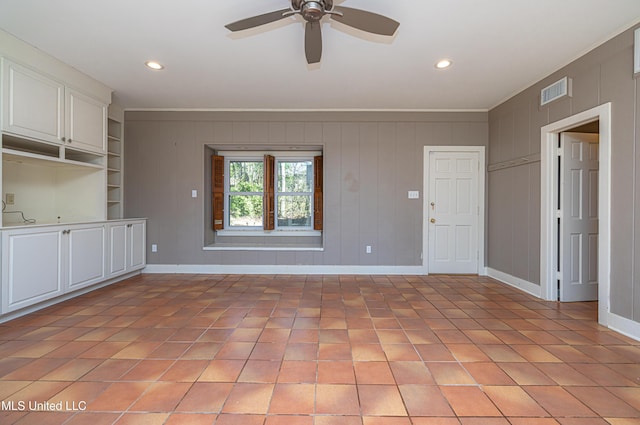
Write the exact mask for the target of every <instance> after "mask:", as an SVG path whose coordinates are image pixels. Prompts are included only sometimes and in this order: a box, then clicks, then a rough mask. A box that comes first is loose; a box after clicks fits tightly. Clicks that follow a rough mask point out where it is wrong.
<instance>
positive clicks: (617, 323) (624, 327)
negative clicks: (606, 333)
mask: <svg viewBox="0 0 640 425" xmlns="http://www.w3.org/2000/svg"><path fill="white" fill-rule="evenodd" d="M608 323H609V329H611V330H614V331H616V332H619V333H621V334H622V335H625V336H628V337H629V338H633V339H635V340H637V341H640V323H638V322H635V321H633V320H630V319H626V318H624V317H622V316H618V315H617V314H613V313H609V319H608Z"/></svg>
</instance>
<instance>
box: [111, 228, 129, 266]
mask: <svg viewBox="0 0 640 425" xmlns="http://www.w3.org/2000/svg"><path fill="white" fill-rule="evenodd" d="M127 230H128V229H127V225H126V224H124V223H118V224H111V225H110V226H109V276H115V275H118V274H121V273H124V272H125V271H126V270H127V252H128V244H127Z"/></svg>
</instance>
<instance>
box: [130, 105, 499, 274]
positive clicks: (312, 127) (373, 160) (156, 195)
mask: <svg viewBox="0 0 640 425" xmlns="http://www.w3.org/2000/svg"><path fill="white" fill-rule="evenodd" d="M487 121H488V118H487V113H483V112H477V113H474V112H461V113H444V112H443V113H440V112H437V113H436V112H434V113H412V112H402V113H401V112H398V113H374V112H344V113H338V112H317V113H309V112H286V113H285V112H151V111H148V112H136V111H129V112H127V113H126V117H125V157H124V159H125V161H124V164H125V166H124V171H125V174H124V175H125V197H124V200H125V216H126V217H147V218H148V227H147V241H148V245H149V246H150V244H151V243H156V244H158V252H157V253H152V252H150V251H149V250H147V262H148V263H149V264H224V265H297V264H303V265H360V266H366V265H383V266H405V265H409V266H416V265H421V264H422V260H421V259H420V254H421V251H422V226H421V218H422V199H420V200H410V199H407V191H409V190H419V191H420V194H421V197H422V194H423V190H422V179H423V148H424V146H427V145H452V146H453V145H456V146H460V145H474V146H477V145H480V146H486V145H487V143H488V133H489V132H488V122H487ZM234 144H235V145H255V146H271V145H291V144H300V145H314V146H323V149H324V180H325V181H324V182H325V187H324V204H325V216H324V221H325V222H324V250H323V251H321V252H305V251H298V252H292V251H203V249H202V247H203V241H204V235H205V226H208V216H207V212H206V211H208V205H207V201H206V200H207V199H208V196H207V195H206V193H205V192H206V190H207V185H206V183H205V180H206V179H205V176H206V173H207V167H206V165H205V164H206V159H205V158H204V156H205V146H206V145H216V146H218V145H231V146H233V145H234ZM192 189H197V190H198V193H199V196H198V198H197V199H192V198H191V190H192ZM366 245H371V246H372V247H373V253H372V254H365V246H366Z"/></svg>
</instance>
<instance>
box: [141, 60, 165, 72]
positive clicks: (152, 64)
mask: <svg viewBox="0 0 640 425" xmlns="http://www.w3.org/2000/svg"><path fill="white" fill-rule="evenodd" d="M144 64H145V65H147V67H148V68H151V69H153V70H156V71H160V70H161V69H164V66H162V65H161V64H159V63H158V62H154V61H147V62H145V63H144Z"/></svg>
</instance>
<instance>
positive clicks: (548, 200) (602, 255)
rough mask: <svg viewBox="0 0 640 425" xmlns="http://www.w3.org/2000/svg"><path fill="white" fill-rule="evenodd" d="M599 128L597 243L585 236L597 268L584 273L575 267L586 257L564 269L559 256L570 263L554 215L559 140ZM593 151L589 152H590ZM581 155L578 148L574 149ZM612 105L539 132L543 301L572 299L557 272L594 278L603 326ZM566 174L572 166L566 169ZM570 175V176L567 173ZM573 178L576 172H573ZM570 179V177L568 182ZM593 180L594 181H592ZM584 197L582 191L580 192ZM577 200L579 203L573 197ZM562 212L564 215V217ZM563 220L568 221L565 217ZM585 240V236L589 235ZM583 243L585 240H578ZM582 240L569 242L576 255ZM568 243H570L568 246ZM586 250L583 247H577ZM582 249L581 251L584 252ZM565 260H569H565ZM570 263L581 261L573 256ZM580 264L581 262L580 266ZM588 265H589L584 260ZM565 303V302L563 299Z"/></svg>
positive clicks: (606, 297) (608, 243) (606, 300)
mask: <svg viewBox="0 0 640 425" xmlns="http://www.w3.org/2000/svg"><path fill="white" fill-rule="evenodd" d="M594 122H597V123H598V132H597V138H598V144H597V152H596V156H597V158H598V171H597V176H596V177H595V180H596V183H594V185H595V186H597V188H596V190H597V201H594V202H595V203H594V204H592V206H591V208H592V209H596V212H595V215H596V216H597V238H596V239H595V240H594V238H593V237H590V236H587V238H588V239H589V238H590V239H591V241H590V242H591V245H592V247H593V249H592V250H591V251H592V254H591V255H592V260H593V261H595V265H593V267H592V268H591V270H587V271H585V270H584V269H580V268H579V267H578V266H580V265H581V264H582V265H585V260H584V258H583V259H581V260H579V261H577V262H575V263H574V264H571V263H570V262H569V263H567V264H568V265H565V266H564V267H563V266H562V265H560V267H559V266H558V265H559V264H560V261H561V259H560V258H561V257H562V258H564V259H567V258H569V259H570V258H571V255H570V254H568V253H569V252H570V251H569V250H567V249H566V246H565V245H567V244H569V246H571V242H570V240H571V237H570V236H569V234H568V233H567V234H566V235H565V236H564V238H565V241H564V242H562V238H563V236H562V235H561V233H560V232H561V229H560V227H561V226H562V224H561V221H559V219H560V220H561V219H562V217H560V214H559V213H558V209H557V206H558V203H562V200H561V199H560V197H561V196H562V195H561V194H560V193H559V192H561V191H560V189H559V188H560V181H559V180H560V174H561V173H562V170H560V171H559V172H558V168H561V165H559V164H560V162H559V160H558V153H559V148H560V146H559V141H560V140H561V135H562V133H567V132H569V131H572V130H576V129H578V128H579V127H580V126H583V125H586V124H589V123H594ZM592 148H593V147H592ZM576 149H577V150H579V149H578V148H576ZM610 161H611V104H610V103H607V104H604V105H601V106H598V107H596V108H593V109H590V110H588V111H585V112H581V113H579V114H576V115H574V116H572V117H569V118H566V119H563V120H561V121H558V122H555V123H552V124H549V125H547V126H545V127H543V128H542V131H541V164H540V167H541V173H540V175H541V217H540V225H541V235H540V249H541V252H540V289H541V296H542V298H544V299H546V300H550V301H553V300H559V299H562V300H563V301H565V300H567V301H569V300H571V296H570V295H566V296H565V295H563V294H562V291H563V288H562V287H560V286H559V285H558V281H559V279H560V278H561V276H560V273H559V269H564V270H565V271H566V270H567V268H569V271H573V272H574V275H576V276H577V275H579V274H581V273H582V275H583V276H584V275H585V273H586V274H592V275H593V274H594V273H595V276H597V279H596V280H597V283H598V285H597V290H596V292H597V300H598V301H599V303H598V321H599V323H600V324H602V325H605V326H606V325H607V317H608V312H609V289H610V280H609V274H610V262H611V261H610V250H611V239H610V238H611V237H610V228H611V222H610V216H611V213H610V212H611V183H610V182H611V163H610ZM566 168H567V170H565V171H568V170H569V169H570V167H566ZM568 174H569V175H570V174H571V173H568ZM574 174H576V175H577V173H574ZM569 178H570V177H569ZM592 178H593V177H592ZM580 193H582V192H580ZM575 199H579V197H578V198H575ZM570 202H571V197H570V196H569V197H567V198H566V199H565V200H564V203H570ZM566 215H567V212H566V209H565V210H563V213H562V216H566ZM565 218H566V217H565ZM587 235H588V232H587ZM582 238H583V239H584V236H582ZM579 240H580V237H576V238H574V240H573V243H574V245H573V246H574V248H575V249H574V252H576V253H577V252H579V249H578V245H579V244H578V241H579ZM567 241H569V242H567ZM581 246H582V247H584V245H581ZM582 249H583V250H584V248H582ZM567 255H568V257H567ZM574 258H576V259H577V258H579V257H578V256H577V254H576V255H575V256H574ZM580 261H582V263H580ZM586 262H588V260H586ZM563 298H565V299H563Z"/></svg>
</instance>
